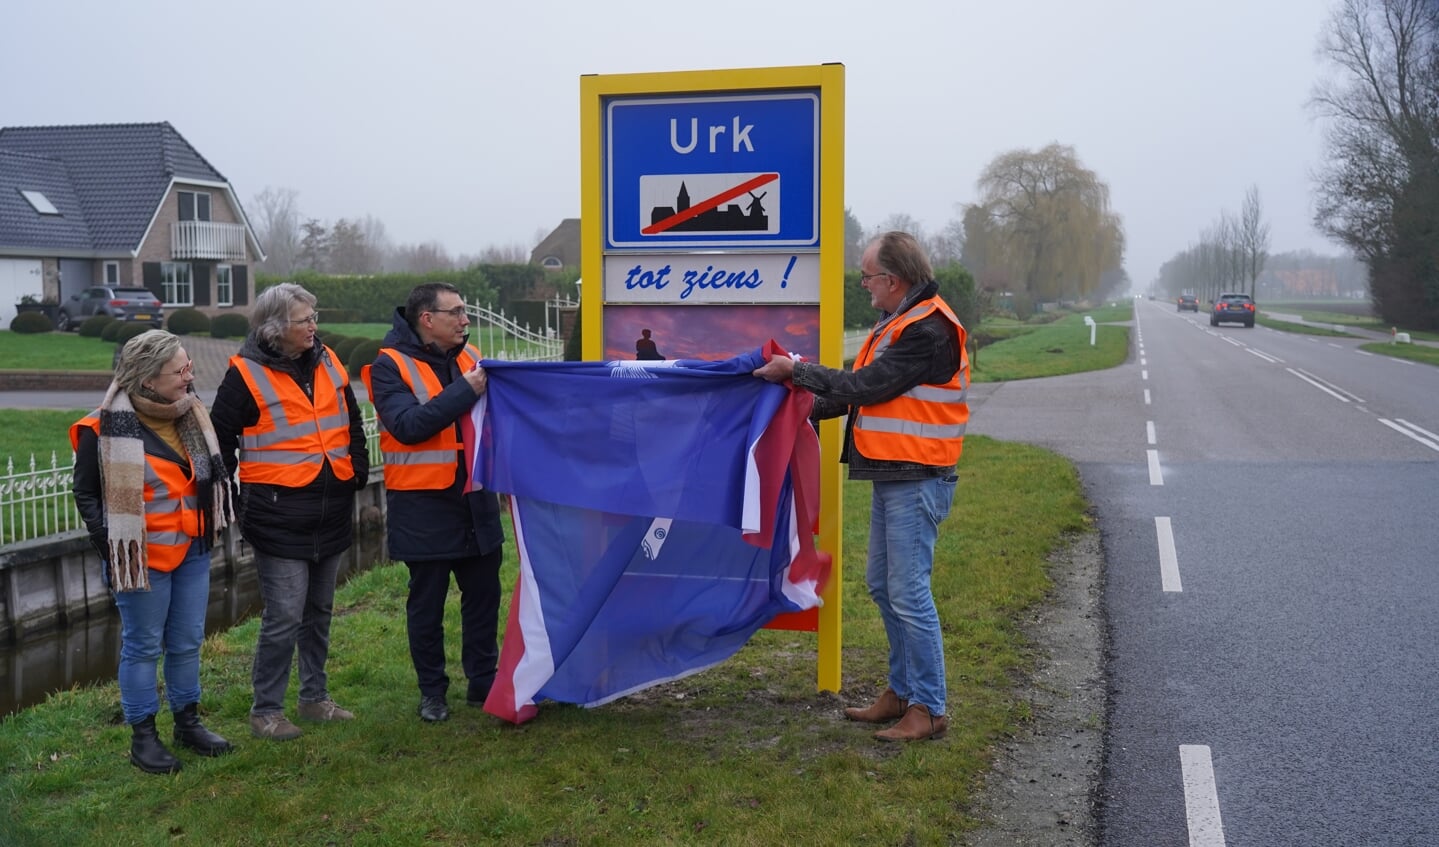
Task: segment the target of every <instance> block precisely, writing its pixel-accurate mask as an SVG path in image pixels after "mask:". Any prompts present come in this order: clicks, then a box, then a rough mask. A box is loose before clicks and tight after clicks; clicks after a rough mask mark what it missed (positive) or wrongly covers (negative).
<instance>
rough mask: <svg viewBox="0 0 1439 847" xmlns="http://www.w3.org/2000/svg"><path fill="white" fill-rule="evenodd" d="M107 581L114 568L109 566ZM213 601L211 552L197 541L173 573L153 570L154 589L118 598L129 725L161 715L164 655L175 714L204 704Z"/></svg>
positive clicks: (168, 693) (122, 702) (123, 700)
mask: <svg viewBox="0 0 1439 847" xmlns="http://www.w3.org/2000/svg"><path fill="white" fill-rule="evenodd" d="M105 570H106V578H107V580H108V575H109V567H108V566H107V567H106V568H105ZM209 603H210V550H209V548H208V547H207V546H206V545H205V543H204V542H203V541H193V542H191V544H190V549H189V551H187V552H186V553H185V559H184V560H183V561H182V562H180V566H179V567H178V568H175V569H174V570H173V571H168V572H167V571H157V570H153V569H152V570H151V571H150V590H149V591H122V592H119V593H117V594H116V595H115V606H116V607H117V608H118V609H119V610H120V671H119V678H120V709H121V711H123V712H124V713H125V722H126V723H131V724H133V723H139V722H140V721H142V720H144V719H145V718H147V717H149V716H151V715H153V714H155V713H157V712H159V711H160V695H159V693H158V691H157V689H156V685H157V683H158V678H157V674H156V671H157V669H158V667H159V664H160V657H161V656H164V657H165V699H166V700H168V701H169V703H170V710H171V711H176V710H179V709H183V708H184V707H186V706H188V705H190V704H191V703H198V702H200V644H201V643H203V642H204V640H205V609H206V608H207V607H208V606H209Z"/></svg>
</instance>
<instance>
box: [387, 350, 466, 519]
mask: <svg viewBox="0 0 1439 847" xmlns="http://www.w3.org/2000/svg"><path fill="white" fill-rule="evenodd" d="M380 353H382V354H383V355H386V356H389V357H390V358H391V359H394V360H395V364H396V365H397V366H398V367H399V371H400V378H401V379H403V380H404V381H405V385H407V386H409V388H410V391H411V392H412V393H413V394H414V395H415V398H416V399H417V400H419V401H420V404H421V405H424V404H425V403H428V402H430V400H431V399H433V398H434V397H435V396H436V395H437V394H439V393H440V392H441V391H443V390H444V386H442V385H440V378H439V377H438V376H436V375H435V371H434V369H433V368H431V367H430V366H429V364H427V363H424V362H420V361H417V360H416V359H414V358H413V357H411V356H407V355H406V354H404V353H401V352H400V351H399V350H396V349H395V348H393V347H381V348H380ZM479 360H480V351H479V349H478V348H476V347H475V346H474V345H472V344H466V345H465V349H464V350H461V351H460V354H459V356H457V357H456V358H455V363H456V364H458V365H459V366H460V372H461V373H464V372H465V371H468V370H469V369H470V368H472V367H474V366H475V363H476V362H478V361H479ZM360 379H362V380H364V383H365V390H366V391H368V392H369V393H370V397H371V398H372V399H373V398H374V396H375V393H374V391H373V390H372V389H371V388H370V366H369V365H366V366H365V367H363V368H361V369H360ZM463 449H465V448H464V445H463V444H461V443H460V439H459V436H457V435H456V434H455V428H454V427H453V426H447V427H445V428H444V429H442V430H440V431H439V432H437V433H435V434H434V435H432V436H431V437H429V438H427V439H425V440H424V441H421V442H420V443H419V444H405V443H404V442H402V441H400V439H398V438H396V437H395V436H393V435H391V434H390V432H389V430H387V429H385V422H384V420H383V419H382V420H380V455H381V456H383V457H384V461H385V490H387V491H443V490H444V489H446V488H449V487H450V486H451V485H454V484H455V468H456V467H458V462H459V459H458V457H457V456H456V453H458V452H459V451H460V450H463Z"/></svg>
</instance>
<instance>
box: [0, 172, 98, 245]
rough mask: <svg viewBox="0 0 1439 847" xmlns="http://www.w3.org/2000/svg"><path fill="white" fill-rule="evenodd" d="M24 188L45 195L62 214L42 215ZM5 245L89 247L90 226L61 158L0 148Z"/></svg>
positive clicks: (0, 236)
mask: <svg viewBox="0 0 1439 847" xmlns="http://www.w3.org/2000/svg"><path fill="white" fill-rule="evenodd" d="M21 191H38V192H40V193H41V194H44V195H45V199H47V200H49V201H50V203H51V205H53V206H54V207H55V208H56V210H57V211H59V212H60V214H59V215H42V214H40V213H39V212H37V211H36V210H35V207H34V206H32V205H30V201H28V200H26V199H25V197H24V196H23V195H22V194H21V193H20V192H21ZM6 247H20V248H53V249H56V250H66V249H73V250H90V249H92V240H91V238H90V230H89V228H88V227H87V226H86V225H85V214H84V212H82V211H81V210H80V201H79V200H78V199H77V198H76V197H75V191H74V190H73V189H72V188H71V187H70V176H69V174H67V173H66V172H65V165H64V164H63V163H61V162H60V161H59V160H56V159H51V158H47V157H45V156H31V155H29V154H28V153H12V152H10V151H8V150H0V251H3V250H4V249H5V248H6Z"/></svg>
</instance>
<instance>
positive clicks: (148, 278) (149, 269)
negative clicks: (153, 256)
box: [140, 262, 165, 303]
mask: <svg viewBox="0 0 1439 847" xmlns="http://www.w3.org/2000/svg"><path fill="white" fill-rule="evenodd" d="M140 273H141V274H142V275H143V277H142V278H143V280H144V283H145V287H146V288H148V289H150V293H151V294H154V295H155V298H156V299H157V300H159V301H160V302H161V303H163V302H165V284H164V282H163V281H162V280H161V277H160V263H159V262H146V263H145V264H143V265H141V267H140Z"/></svg>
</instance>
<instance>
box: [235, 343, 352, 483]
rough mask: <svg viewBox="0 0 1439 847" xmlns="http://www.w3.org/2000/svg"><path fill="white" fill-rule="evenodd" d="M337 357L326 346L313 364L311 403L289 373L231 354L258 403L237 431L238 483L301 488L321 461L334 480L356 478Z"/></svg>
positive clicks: (346, 379) (344, 375) (345, 382)
mask: <svg viewBox="0 0 1439 847" xmlns="http://www.w3.org/2000/svg"><path fill="white" fill-rule="evenodd" d="M339 361H340V360H339V358H337V357H336V356H335V353H334V351H332V350H330V348H328V347H326V348H325V355H323V356H321V357H320V364H319V365H318V366H317V367H316V368H315V384H314V386H313V388H312V390H313V391H314V394H315V399H314V400H313V401H312V400H311V399H310V398H309V397H306V396H305V391H304V389H302V388H300V386H299V385H298V384H296V382H295V380H294V379H292V378H291V377H290V375H289V374H285V373H280V372H278V371H273V370H271V369H269V368H267V367H265V366H264V365H262V364H260V363H259V362H257V361H255V360H254V359H246V358H244V357H243V356H231V357H230V364H231V366H233V367H234V368H236V369H237V370H238V371H239V372H240V376H241V377H242V378H243V379H244V380H245V386H246V387H247V388H249V389H250V394H251V395H252V396H253V397H254V398H255V405H256V406H259V407H260V418H259V420H257V421H256V422H255V423H254V424H252V425H250V426H247V427H245V428H244V430H242V431H241V432H240V482H255V483H263V484H267V485H283V486H285V487H287V488H301V487H303V486H306V485H309V484H310V483H311V482H314V481H315V478H316V477H318V476H319V475H320V468H321V467H323V466H324V464H325V460H326V459H329V460H330V467H331V468H332V469H333V470H334V472H335V477H336V478H337V479H342V480H345V479H354V478H355V466H354V465H353V464H352V463H351V462H350V408H349V405H348V404H347V403H346V402H345V387H346V386H348V385H349V384H350V376H349V374H347V373H345V370H344V368H341V367H339V365H337V364H336V363H337V362H339Z"/></svg>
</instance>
